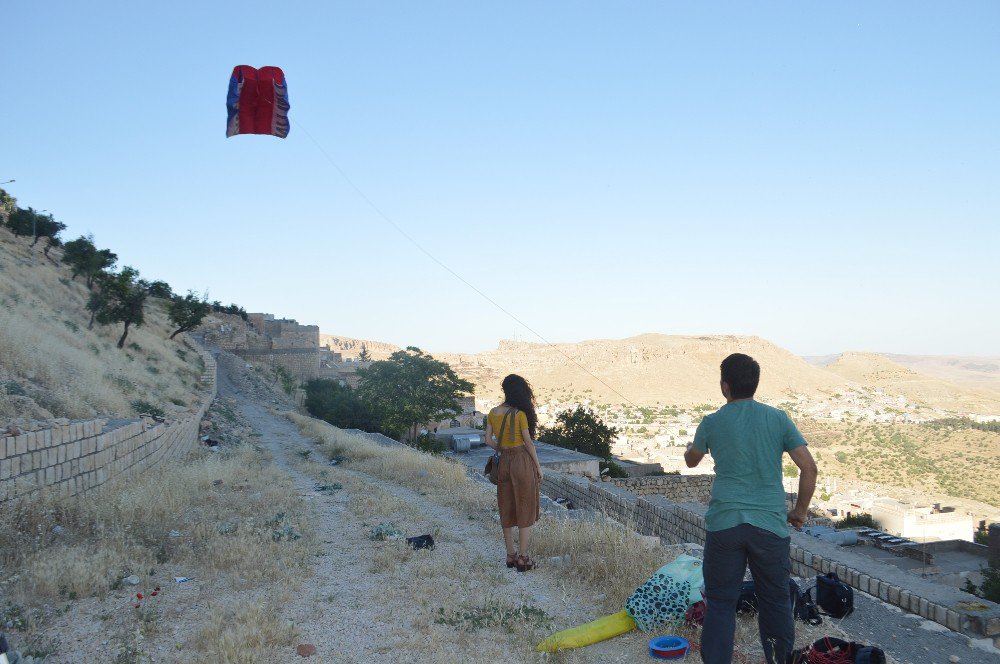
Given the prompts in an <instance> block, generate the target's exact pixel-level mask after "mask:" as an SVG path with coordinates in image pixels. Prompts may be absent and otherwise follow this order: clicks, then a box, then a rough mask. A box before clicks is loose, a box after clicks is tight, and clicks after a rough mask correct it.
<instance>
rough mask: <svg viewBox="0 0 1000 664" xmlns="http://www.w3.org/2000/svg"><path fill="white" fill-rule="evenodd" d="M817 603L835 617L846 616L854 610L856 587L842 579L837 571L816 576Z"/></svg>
mask: <svg viewBox="0 0 1000 664" xmlns="http://www.w3.org/2000/svg"><path fill="white" fill-rule="evenodd" d="M816 603H817V604H819V608H821V609H823V611H824V612H825V613H826V614H827V615H828V616H831V617H833V618H846V617H847V616H849V615H851V613H852V612H853V611H854V589H853V588H851V587H850V586H849V585H847V584H846V583H844V582H843V581H841V580H840V577H838V576H837V574H836V572H830V573H829V574H820V575H819V576H817V577H816Z"/></svg>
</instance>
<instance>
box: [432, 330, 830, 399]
mask: <svg viewBox="0 0 1000 664" xmlns="http://www.w3.org/2000/svg"><path fill="white" fill-rule="evenodd" d="M734 352H743V353H747V354H749V355H752V356H753V357H754V358H756V359H757V361H758V362H760V364H761V367H762V377H761V386H760V394H761V395H762V396H767V397H771V398H774V399H781V398H782V397H784V396H787V395H788V394H789V392H795V393H799V394H808V395H819V394H821V393H827V394H829V393H833V392H836V391H837V390H840V389H843V387H844V382H845V381H844V380H843V379H842V378H840V377H839V376H837V375H835V374H831V373H830V372H828V371H824V370H823V369H820V368H817V367H814V366H812V365H810V364H809V363H808V362H806V361H805V360H803V359H802V358H800V357H798V356H796V355H793V354H792V353H790V352H789V351H787V350H785V349H783V348H781V347H779V346H776V345H775V344H773V343H771V342H769V341H767V340H764V339H760V338H759V337H744V336H724V335H707V336H699V337H692V336H667V335H662V334H643V335H640V336H637V337H631V338H629V339H610V340H608V339H606V340H595V341H582V342H580V343H573V344H557V345H555V346H547V345H544V344H533V343H525V342H513V341H502V342H500V345H499V347H498V348H497V349H496V350H494V351H488V352H485V353H479V354H475V355H464V354H448V353H444V354H436V355H435V356H436V357H439V358H440V359H443V360H446V361H447V362H449V363H450V364H451V365H452V366H453V367H454V368H455V370H456V371H457V372H458V373H459V375H461V376H463V377H464V378H467V379H469V380H472V381H473V382H474V383H475V384H476V385H477V394H478V395H480V396H487V395H492V394H497V395H498V394H499V391H500V381H501V380H502V379H503V377H504V376H505V375H507V374H508V373H519V374H522V375H523V376H524V377H525V378H527V379H528V380H529V381H530V382H531V383H532V385H533V386H534V387H535V390H536V393H538V394H539V396H542V397H543V398H549V397H557V398H558V397H559V396H566V397H569V396H571V395H576V396H578V397H583V398H591V399H593V400H594V401H595V402H597V403H622V402H624V401H626V400H628V401H632V402H634V403H636V404H639V405H653V404H656V403H663V404H677V405H682V404H685V405H694V404H700V403H712V404H717V403H719V402H720V401H721V399H722V395H721V393H720V391H719V363H720V362H721V361H722V360H723V358H725V357H726V356H727V355H729V354H730V353H734Z"/></svg>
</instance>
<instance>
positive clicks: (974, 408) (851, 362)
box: [826, 353, 1000, 414]
mask: <svg viewBox="0 0 1000 664" xmlns="http://www.w3.org/2000/svg"><path fill="white" fill-rule="evenodd" d="M897 357H898V356H897ZM826 370H827V371H830V372H832V373H834V374H836V375H838V376H842V377H843V378H846V379H847V380H849V381H852V382H854V383H858V384H861V385H864V386H867V387H875V388H880V389H882V390H884V391H885V392H887V393H889V394H902V395H904V396H906V398H907V399H910V400H911V401H914V402H917V403H923V404H927V405H930V406H932V407H936V408H941V409H943V410H951V411H962V412H964V411H967V412H972V413H984V414H1000V391H997V390H992V389H984V388H982V387H969V386H965V385H957V384H955V383H951V382H948V381H946V380H942V379H941V378H937V377H934V376H930V375H927V374H924V373H918V372H917V371H914V370H913V369H912V368H909V367H906V366H903V365H902V364H899V363H897V362H894V361H893V360H892V359H890V358H889V357H886V356H884V355H880V354H878V353H843V354H841V355H840V357H839V358H837V359H836V360H835V361H833V362H832V363H830V364H829V365H827V366H826Z"/></svg>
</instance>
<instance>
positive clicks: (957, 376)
mask: <svg viewBox="0 0 1000 664" xmlns="http://www.w3.org/2000/svg"><path fill="white" fill-rule="evenodd" d="M881 355H882V356H883V357H886V358H888V359H890V360H892V361H893V362H895V363H896V364H901V365H903V366H904V367H906V368H908V369H912V370H913V371H916V372H918V373H922V374H925V375H927V376H933V377H934V378H940V379H941V380H945V381H948V382H949V383H954V384H956V385H962V386H964V387H976V388H981V389H987V390H993V391H994V392H1000V357H960V356H949V355H894V354H892V353H881Z"/></svg>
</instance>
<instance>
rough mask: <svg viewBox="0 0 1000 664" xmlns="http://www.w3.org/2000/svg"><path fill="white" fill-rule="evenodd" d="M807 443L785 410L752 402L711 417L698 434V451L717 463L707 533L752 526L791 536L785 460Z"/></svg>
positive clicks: (737, 403) (732, 405) (736, 403)
mask: <svg viewBox="0 0 1000 664" xmlns="http://www.w3.org/2000/svg"><path fill="white" fill-rule="evenodd" d="M805 444H806V440H805V438H803V437H802V434H801V433H799V430H798V429H797V428H796V427H795V424H794V423H792V420H791V418H789V417H788V414H787V413H785V411H783V410H778V409H777V408H772V407H771V406H767V405H764V404H762V403H759V402H757V401H754V400H752V399H747V400H740V401H733V402H730V403H727V404H726V405H725V406H723V407H722V408H720V409H719V410H718V411H716V412H714V413H712V414H711V415H706V416H705V418H704V419H703V420H702V421H701V424H699V425H698V430H697V431H696V432H695V434H694V449H696V450H698V451H699V452H711V453H712V459H713V460H714V461H715V483H714V484H713V485H712V499H711V500H710V501H709V503H708V512H707V513H706V514H705V529H706V530H711V531H715V530H724V529H726V528H733V527H734V526H738V525H739V524H741V523H749V524H752V525H754V526H757V527H759V528H764V529H766V530H770V531H771V532H772V533H775V534H776V535H778V536H779V537H788V510H787V508H786V506H785V489H784V486H782V484H781V456H782V454H784V453H785V452H787V451H789V450H793V449H795V448H796V447H799V446H800V445H805Z"/></svg>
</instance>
